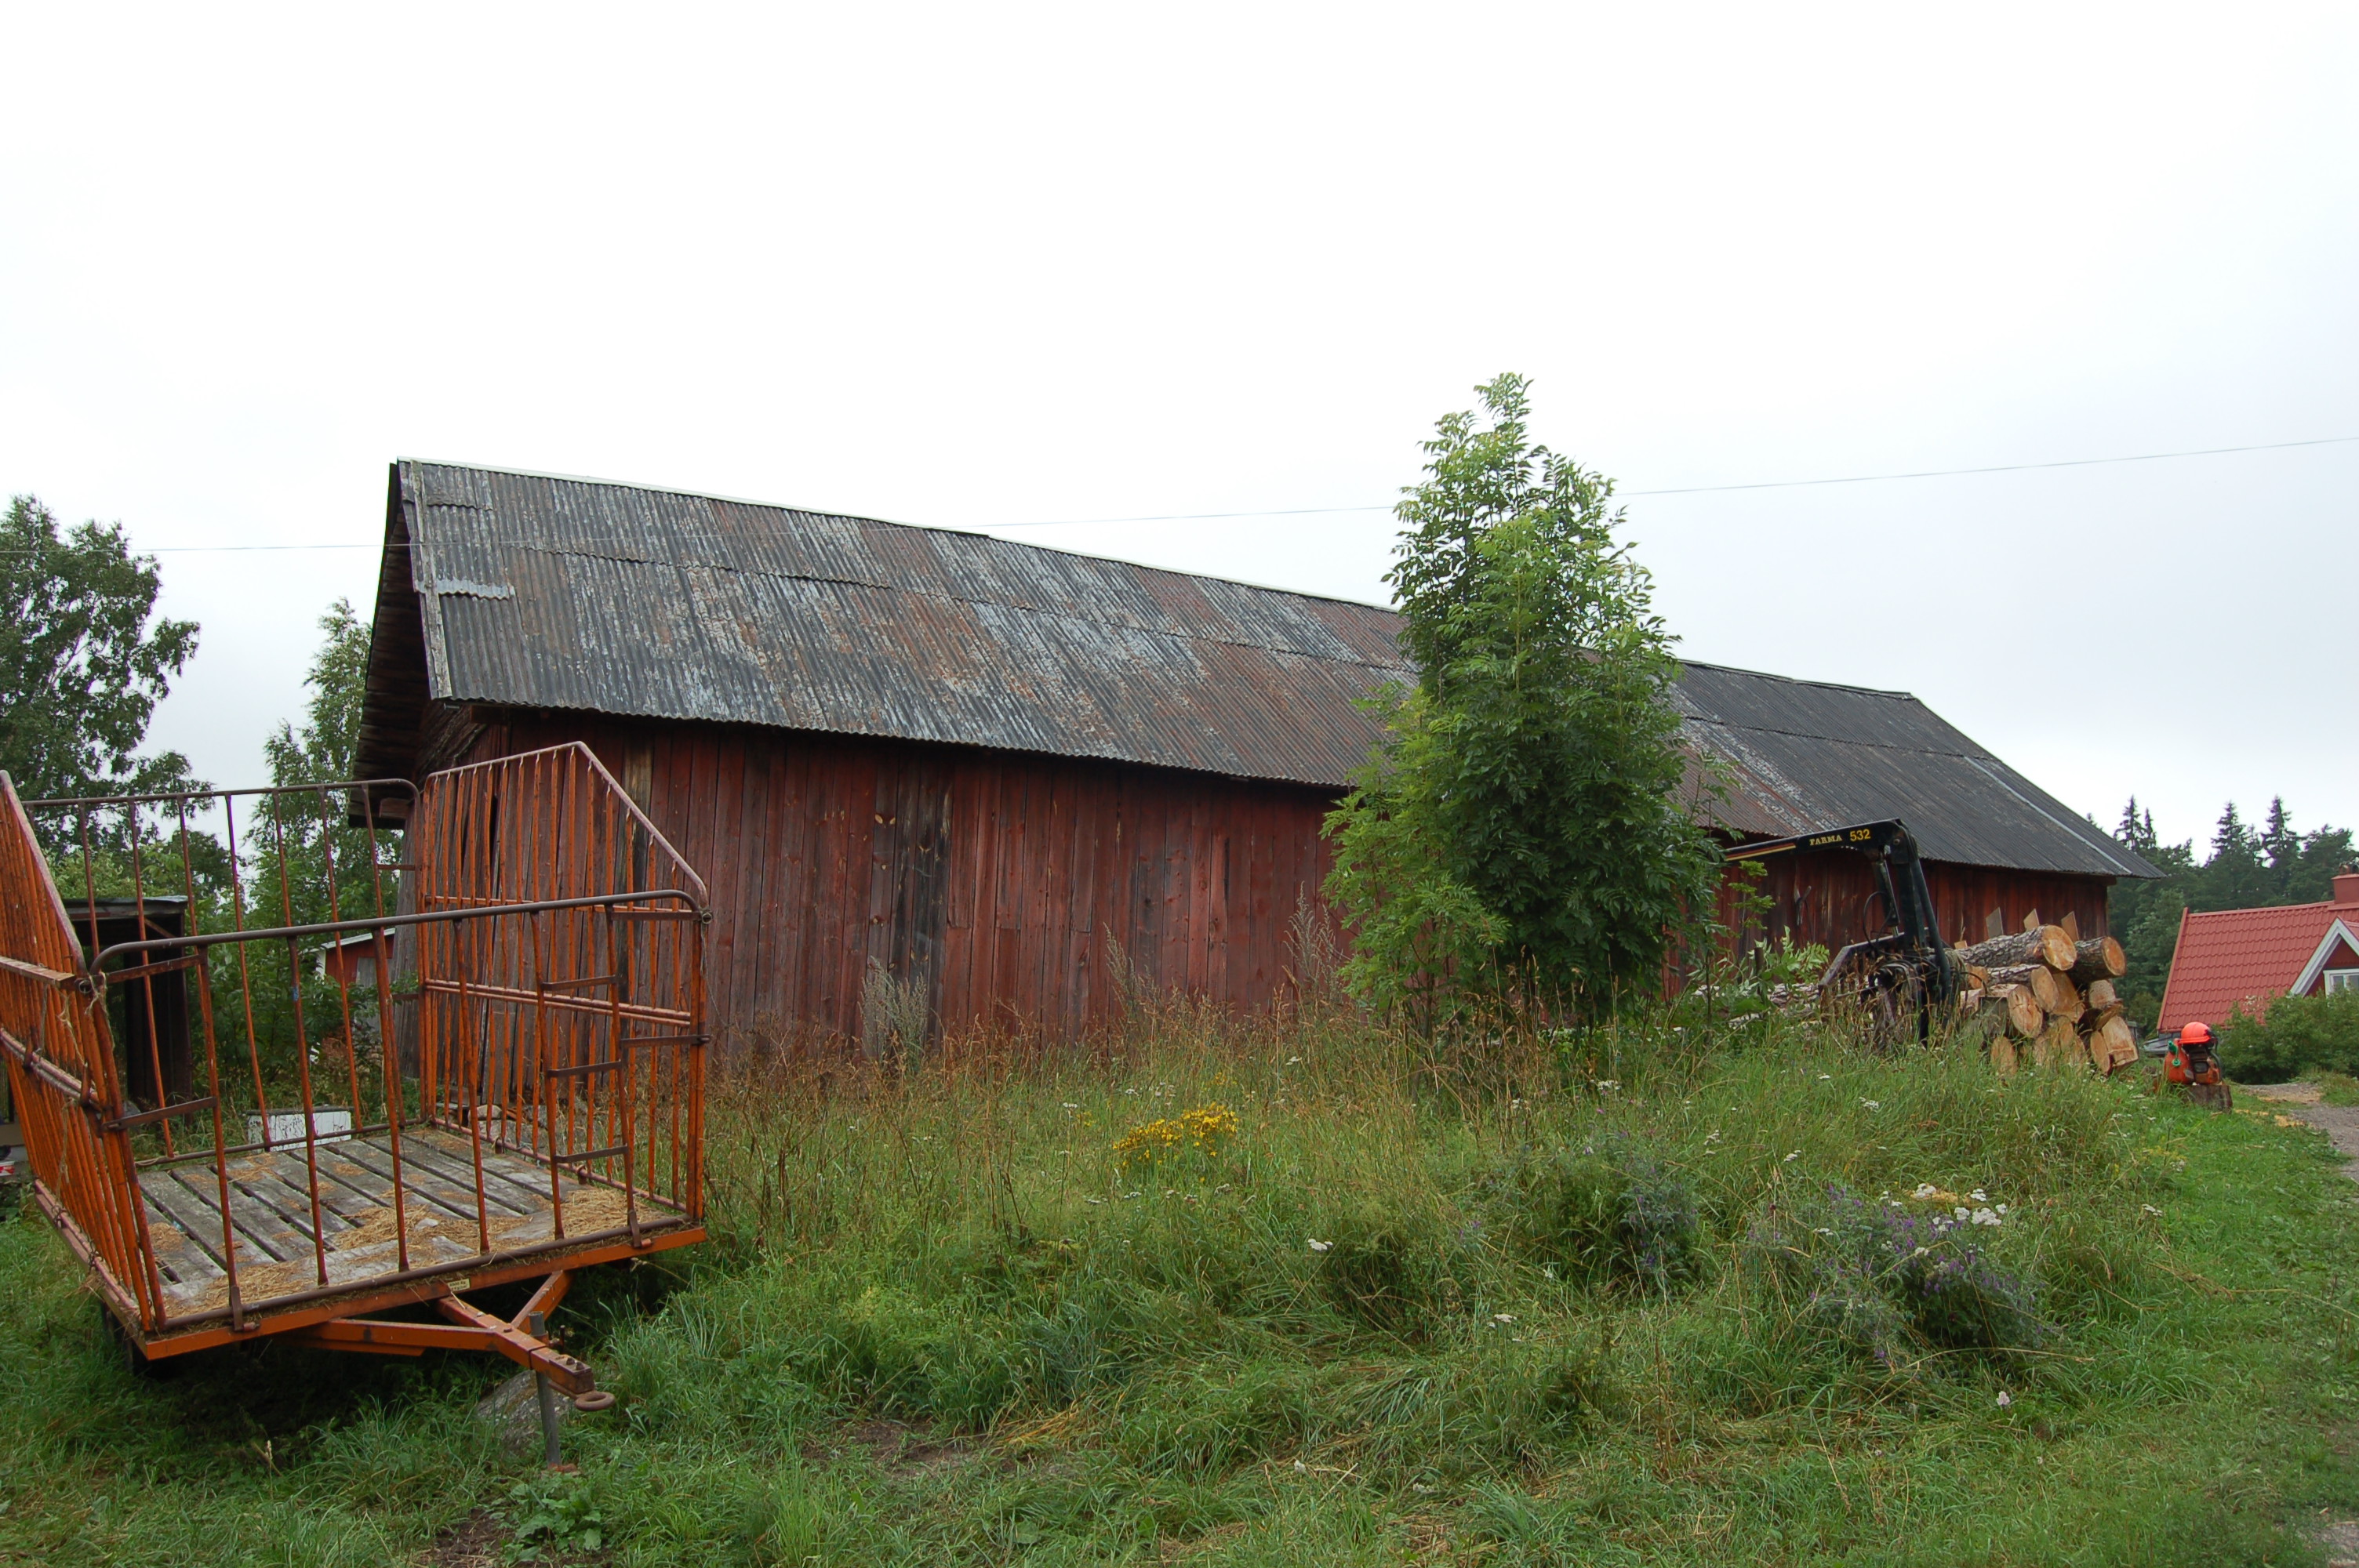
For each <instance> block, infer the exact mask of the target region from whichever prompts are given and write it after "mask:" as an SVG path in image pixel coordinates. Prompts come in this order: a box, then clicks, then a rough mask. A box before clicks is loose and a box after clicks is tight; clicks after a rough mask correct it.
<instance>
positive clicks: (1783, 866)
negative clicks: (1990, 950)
mask: <svg viewBox="0 0 2359 1568" xmlns="http://www.w3.org/2000/svg"><path fill="white" fill-rule="evenodd" d="M1759 863H1760V864H1761V865H1762V868H1763V870H1764V871H1765V872H1766V874H1765V875H1764V876H1763V877H1762V878H1761V880H1760V881H1757V882H1756V881H1752V880H1751V879H1750V878H1747V877H1740V876H1738V875H1735V874H1734V873H1732V874H1731V875H1730V876H1729V877H1728V878H1727V879H1726V881H1723V884H1722V889H1721V900H1720V919H1721V922H1722V924H1723V925H1726V926H1728V927H1729V928H1730V929H1731V931H1732V932H1733V933H1734V934H1735V935H1734V940H1735V941H1736V943H1737V944H1738V945H1739V946H1741V947H1750V946H1752V945H1753V944H1754V943H1756V942H1758V941H1760V940H1762V939H1763V938H1764V937H1768V938H1770V939H1773V940H1774V939H1777V938H1780V937H1783V938H1786V939H1788V940H1791V941H1792V942H1793V943H1795V944H1796V945H1797V946H1799V945H1801V944H1803V943H1808V942H1817V943H1820V944H1822V945H1823V946H1826V947H1827V948H1828V949H1829V950H1830V951H1832V950H1833V949H1835V948H1838V947H1841V946H1843V944H1845V943H1846V942H1857V941H1860V940H1862V939H1864V938H1865V937H1869V936H1873V935H1876V934H1877V933H1878V932H1880V931H1882V930H1883V928H1884V912H1883V907H1882V905H1881V904H1880V903H1878V902H1877V900H1876V896H1875V867H1874V866H1873V864H1872V863H1871V862H1870V861H1869V860H1868V859H1867V857H1865V856H1864V855H1856V854H1852V853H1850V852H1848V851H1845V850H1828V851H1823V852H1821V853H1819V854H1815V855H1788V856H1781V857H1779V858H1778V859H1777V860H1769V861H1766V862H1759ZM1925 882H1926V885H1927V887H1928V888H1930V890H1931V892H1932V894H1933V913H1934V915H1935V917H1936V918H1937V919H1939V920H1940V923H1941V935H1942V937H1943V938H1944V939H1945V940H1947V941H1949V942H1951V943H1956V942H1979V941H1981V940H1983V938H1984V936H1987V935H1998V934H2000V933H2003V932H2007V931H2015V930H2019V929H2021V927H2022V925H2023V922H2024V919H2025V917H2026V916H2027V915H2028V914H2031V913H2032V912H2033V911H2034V910H2037V911H2038V913H2039V917H2040V918H2041V919H2042V920H2044V921H2047V922H2049V923H2051V924H2057V923H2060V922H2062V920H2063V919H2064V917H2065V915H2066V914H2071V915H2072V916H2073V918H2074V919H2075V921H2076V922H2077V923H2078V924H2079V925H2080V928H2081V935H2083V936H2103V935H2107V929H2106V925H2105V918H2106V898H2107V887H2108V885H2109V884H2108V883H2107V882H2106V881H2105V880H2104V879H2103V878H2101V877H2078V876H2066V875H2062V874H2059V873H2053V872H2043V871H2007V870H2004V869H1994V868H1991V867H1985V866H1958V865H1951V864H1949V863H1947V862H1944V861H1938V860H1936V861H1929V862H1928V863H1927V864H1926V867H1925ZM1740 889H1741V890H1744V891H1745V892H1752V893H1755V894H1758V895H1759V896H1761V897H1763V898H1766V899H1767V908H1764V909H1758V910H1746V909H1745V908H1743V907H1742V898H1743V893H1742V892H1740Z"/></svg>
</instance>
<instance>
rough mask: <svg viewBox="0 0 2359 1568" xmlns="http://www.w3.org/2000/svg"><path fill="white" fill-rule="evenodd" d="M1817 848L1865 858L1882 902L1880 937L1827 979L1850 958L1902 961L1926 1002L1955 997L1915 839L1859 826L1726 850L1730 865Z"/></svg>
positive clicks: (1886, 828) (1852, 949)
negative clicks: (1910, 966)
mask: <svg viewBox="0 0 2359 1568" xmlns="http://www.w3.org/2000/svg"><path fill="white" fill-rule="evenodd" d="M1817 849H1849V850H1852V851H1854V852H1855V853H1857V854H1862V855H1865V856H1866V857H1867V858H1868V859H1869V860H1870V861H1872V862H1873V863H1874V864H1875V891H1876V896H1877V897H1879V898H1881V899H1882V900H1883V901H1884V915H1885V923H1886V925H1887V926H1889V927H1890V929H1889V930H1888V931H1887V932H1886V934H1885V935H1883V936H1881V937H1875V938H1872V939H1870V940H1869V941H1866V942H1856V943H1854V944H1853V945H1852V946H1849V947H1846V948H1844V949H1843V952H1842V953H1839V954H1837V955H1836V956H1835V959H1834V962H1833V963H1832V964H1831V965H1829V966H1828V969H1827V973H1828V975H1829V977H1830V978H1832V976H1833V975H1834V974H1835V973H1836V972H1837V971H1838V970H1839V969H1841V968H1843V967H1844V965H1845V963H1846V961H1847V960H1848V959H1850V958H1852V957H1854V956H1859V955H1862V954H1864V953H1868V952H1873V953H1875V954H1876V955H1878V956H1883V957H1905V958H1907V959H1908V960H1909V961H1911V962H1913V963H1915V964H1917V965H1919V966H1920V967H1921V968H1922V969H1923V972H1924V978H1925V982H1926V983H1925V987H1924V993H1925V997H1926V1000H1928V1001H1929V1002H1933V1001H1947V1000H1950V999H1951V997H1953V996H1955V995H1956V994H1957V983H1958V975H1957V973H1956V970H1955V968H1954V966H1953V965H1952V963H1951V958H1950V950H1949V946H1948V945H1947V944H1946V943H1944V942H1943V941H1942V940H1941V925H1940V920H1939V919H1937V918H1936V917H1935V915H1934V914H1933V892H1932V890H1931V889H1930V887H1928V886H1927V885H1926V883H1925V862H1924V859H1923V857H1922V856H1920V855H1919V853H1918V852H1917V840H1916V838H1914V837H1913V836H1912V835H1911V834H1910V833H1909V831H1908V828H1906V827H1902V826H1901V825H1900V823H1899V822H1897V821H1890V822H1863V823H1861V824H1859V825H1858V826H1857V827H1831V828H1828V829H1826V830H1824V831H1822V832H1818V833H1802V834H1797V835H1796V836H1795V837H1793V838H1774V839H1771V840H1770V841H1768V842H1767V843H1763V844H1739V845H1737V846H1736V847H1735V848H1734V849H1730V850H1728V851H1727V856H1726V858H1727V859H1728V860H1774V859H1776V858H1777V857H1779V856H1782V855H1798V854H1807V853H1810V851H1812V850H1817Z"/></svg>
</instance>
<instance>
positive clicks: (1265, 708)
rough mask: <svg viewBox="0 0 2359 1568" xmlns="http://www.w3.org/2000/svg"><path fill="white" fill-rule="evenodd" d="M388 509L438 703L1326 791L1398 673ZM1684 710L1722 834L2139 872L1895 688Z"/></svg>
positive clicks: (967, 553)
mask: <svg viewBox="0 0 2359 1568" xmlns="http://www.w3.org/2000/svg"><path fill="white" fill-rule="evenodd" d="M391 504H392V507H393V508H394V512H395V515H393V516H390V517H389V518H388V521H387V551H386V562H387V570H388V572H390V571H392V570H393V569H395V563H397V560H398V559H399V558H400V557H399V551H400V548H401V546H402V545H403V543H404V542H405V541H406V542H407V544H408V567H409V575H410V579H411V581H410V583H409V584H407V585H403V586H404V587H414V589H416V593H417V602H418V605H419V615H418V620H419V626H420V630H421V633H422V637H421V640H422V642H423V643H424V644H425V647H424V654H425V658H424V663H425V666H426V668H425V671H424V676H425V679H424V683H423V684H424V687H425V688H426V695H430V696H432V697H439V698H442V699H445V700H452V701H461V702H473V703H484V704H493V705H505V706H512V707H520V708H580V709H587V710H592V711H595V712H600V713H608V714H617V715H627V716H636V717H644V718H651V719H706V720H719V721H723V722H730V723H744V724H761V725H774V726H783V727H786V728H789V729H797V730H826V731H837V732H843V733H850V734H858V735H875V736H886V737H892V738H897V739H903V740H913V741H943V742H949V743H953V744H959V745H971V746H988V747H1000V748H1005V749H1007V750H1013V751H1025V752H1052V753H1056V754H1060V755H1066V756H1076V757H1099V758H1104V759H1108V760H1113V761H1121V762H1144V763H1150V764H1154V765H1157V766H1162V767H1174V768H1187V769H1192V770H1196V771H1199V772H1208V773H1228V774H1234V775H1236V776H1240V777H1246V778H1262V779H1271V780H1281V781H1290V782H1296V783H1301V784H1318V785H1324V786H1330V787H1333V786H1340V785H1342V784H1346V783H1348V782H1349V781H1350V779H1351V777H1352V775H1353V773H1354V772H1356V771H1357V770H1358V768H1359V767H1360V766H1361V765H1362V764H1363V763H1364V762H1366V760H1367V758H1368V754H1369V752H1370V750H1371V749H1372V748H1373V747H1374V745H1375V742H1376V741H1377V739H1378V729H1377V726H1376V724H1375V721H1374V719H1372V718H1371V717H1370V716H1369V715H1368V714H1367V713H1365V712H1364V711H1363V710H1362V709H1361V708H1359V707H1358V706H1357V701H1358V699H1359V698H1361V697H1364V696H1365V695H1367V693H1368V692H1369V691H1370V690H1371V689H1372V688H1374V687H1376V686H1378V685H1379V684H1382V683H1384V682H1386V681H1404V682H1405V681H1408V680H1409V679H1410V678H1411V675H1410V672H1409V670H1408V666H1407V662H1406V661H1405V660H1404V659H1403V657H1402V656H1401V654H1400V651H1399V648H1398V645H1397V638H1398V635H1399V629H1400V618H1399V617H1398V616H1397V614H1395V613H1394V612H1393V611H1388V610H1385V609H1382V608H1379V607H1377V606H1375V605H1367V604H1357V603H1353V602H1351V601H1349V600H1332V599H1320V598H1316V597H1313V596H1310V595H1305V594H1298V593H1287V592H1282V591H1280V590H1277V589H1266V588H1256V587H1254V586H1251V585H1249V584H1245V583H1237V582H1230V581H1227V580H1225V579H1219V578H1205V577H1194V576H1190V575H1189V574H1187V573H1183V572H1172V571H1162V570H1158V569H1156V568H1149V567H1141V566H1135V565H1132V564H1130V563H1128V562H1125V561H1114V560H1106V559H1103V558H1100V557H1093V556H1081V555H1074V554H1071V553H1069V552H1066V551H1062V550H1053V549H1044V548H1041V547H1039V546H1031V545H1023V544H1017V543H1015V542H1013V541H1010V540H1006V539H999V538H993V537H990V536H988V535H976V534H962V533H954V532H950V531H947V530H941V529H931V528H917V527H910V526H908V525H906V524H895V523H883V522H878V521H875V520H874V519H869V518H860V517H844V516H836V515H832V514H825V513H817V512H808V511H802V510H799V509H796V508H791V507H779V506H765V505H761V504H758V503H751V502H742V501H725V500H718V499H714V498H712V497H707V496H699V495H688V494H682V493H679V492H669V491H661V490H653V489H648V488H646V487H643V486H637V485H628V484H613V483H606V482H603V481H592V480H577V479H560V478H553V477H549V476H546V475H539V474H524V473H511V472H506V471H502V470H488V469H474V468H463V467H457V466H452V465H446V464H437V463H423V462H402V463H398V464H396V465H395V472H394V487H393V495H392V500H391ZM386 592H387V590H386V589H380V596H379V597H380V603H381V604H387V603H392V604H398V603H399V602H400V601H401V596H400V594H399V593H394V594H393V597H392V598H390V599H388V598H387V597H386ZM397 642H398V639H394V640H391V641H388V642H387V644H386V645H387V648H388V650H390V649H392V648H393V647H394V646H395V645H396V643H397ZM387 656H388V657H393V656H396V655H394V654H391V653H388V654H387ZM413 656H414V655H413ZM393 684H395V683H394V682H392V681H391V680H390V678H388V680H386V681H384V682H381V681H380V680H379V678H378V676H377V674H376V673H375V672H374V671H373V674H372V692H373V694H374V693H375V692H376V691H377V690H379V689H380V688H381V687H382V689H385V690H386V691H388V692H390V691H391V689H392V686H393ZM375 700H376V698H375V696H374V695H373V697H372V701H373V702H375ZM408 701H409V704H410V706H414V702H415V699H414V698H412V699H408ZM1680 706H1681V708H1682V709H1683V711H1684V713H1685V715H1686V733H1687V736H1688V739H1689V741H1690V744H1691V745H1693V746H1695V747H1697V748H1699V749H1700V750H1701V751H1703V752H1709V753H1710V754H1711V755H1712V756H1713V757H1714V758H1716V759H1717V760H1718V761H1719V762H1721V763H1722V765H1723V772H1724V774H1725V776H1726V778H1727V779H1728V780H1729V790H1728V794H1727V795H1726V797H1725V798H1724V799H1723V801H1721V802H1720V803H1719V805H1718V806H1716V807H1715V808H1714V815H1715V816H1717V817H1718V819H1719V820H1720V821H1721V822H1722V823H1723V826H1725V827H1730V828H1732V829H1734V830H1735V831H1737V832H1739V833H1745V834H1754V835H1762V836H1768V837H1781V836H1783V835H1786V834H1788V833H1795V832H1802V831H1808V830H1811V829H1815V828H1821V827H1835V826H1840V825H1842V824H1844V823H1849V822H1864V821H1871V820H1875V819H1878V818H1882V817H1888V816H1897V817H1899V818H1901V819H1902V820H1903V821H1905V822H1907V823H1908V825H1909V826H1910V827H1911V828H1912V829H1914V830H1915V831H1916V832H1917V834H1918V836H1919V839H1920V840H1921V841H1922V843H1923V845H1924V848H1925V852H1926V853H1927V854H1928V855H1929V856H1930V857H1931V858H1933V859H1935V860H1950V861H1956V862H1962V863H1966V864H1974V865H1989V866H2004V867H2014V868H2018V869H2023V870H2038V871H2062V872H2071V873H2080V874H2089V875H2104V876H2151V875H2154V874H2155V872H2154V871H2153V869H2152V868H2151V867H2149V866H2147V865H2146V864H2145V862H2143V861H2141V860H2138V859H2137V857H2136V856H2135V855H2133V854H2131V853H2130V852H2129V851H2127V850H2126V849H2122V848H2121V847H2120V846H2119V845H2118V844H2116V843H2114V840H2113V839H2112V838H2110V837H2108V836H2107V835H2105V834H2104V833H2103V832H2101V831H2100V830H2098V829H2097V828H2096V827H2094V826H2093V825H2092V824H2090V823H2089V822H2087V821H2086V820H2085V819H2083V818H2082V817H2079V816H2075V815H2074V814H2073V813H2072V812H2071V810H2070V809H2069V808H2067V807H2065V806H2062V805H2061V804H2060V803H2059V802H2057V801H2056V800H2054V799H2053V798H2051V797H2050V796H2049V795H2046V794H2045V793H2044V792H2042V791H2041V790H2039V789H2038V787H2037V786H2036V785H2034V784H2031V783H2030V782H2029V781H2028V780H2027V779H2025V778H2023V777H2022V775H2020V774H2019V773H2016V772H2015V771H2014V770H2013V769H2011V768H2008V767H2007V766H2006V764H2005V763H2004V762H2000V761H1999V760H1998V759H1997V758H1995V757H1994V756H1992V755H1991V754H1990V753H1989V752H1987V751H1985V750H1984V749H1983V748H1982V747H1980V746H1977V745H1976V744H1974V742H1973V741H1971V740H1969V739H1967V737H1965V736H1964V735H1962V734H1961V733H1960V732H1959V731H1958V730H1955V729H1954V728H1952V727H1951V726H1950V725H1949V724H1947V723H1945V722H1943V721H1942V720H1941V719H1940V718H1939V717H1938V716H1937V715H1935V714H1934V713H1933V712H1932V711H1931V710H1930V709H1929V708H1926V707H1925V705H1924V704H1922V703H1920V702H1919V701H1918V700H1917V699H1916V698H1915V697H1909V696H1907V695H1906V694H1903V693H1897V692H1881V691H1871V690H1866V689H1864V688H1861V687H1838V686H1826V685H1821V684H1817V683H1813V682H1808V681H1792V680H1785V679H1782V678H1780V677H1778V676H1765V675H1756V674H1753V673H1751V672H1748V671H1744V670H1732V669H1726V668H1723V667H1721V666H1717V665H1690V666H1689V670H1688V675H1687V677H1686V679H1685V681H1684V682H1683V684H1682V686H1681V687H1680ZM396 708H399V710H400V711H401V712H404V713H407V712H408V711H409V707H404V706H401V705H399V704H396V703H394V702H392V701H391V700H390V699H389V698H388V700H387V701H386V717H384V718H383V719H382V720H381V721H379V722H378V723H377V725H376V728H375V730H371V731H370V733H372V734H375V733H378V732H379V731H381V730H382V731H385V732H386V733H387V734H389V733H390V730H388V729H387V726H389V725H391V724H394V723H396V722H397V719H394V718H393V717H392V715H393V713H394V712H395V710H396ZM386 764H387V766H388V767H389V768H391V769H392V770H393V771H398V767H399V766H402V765H406V763H403V762H399V761H398V760H397V759H394V758H393V757H391V756H390V755H388V757H387V759H386ZM380 771H385V770H384V769H381V770H380Z"/></svg>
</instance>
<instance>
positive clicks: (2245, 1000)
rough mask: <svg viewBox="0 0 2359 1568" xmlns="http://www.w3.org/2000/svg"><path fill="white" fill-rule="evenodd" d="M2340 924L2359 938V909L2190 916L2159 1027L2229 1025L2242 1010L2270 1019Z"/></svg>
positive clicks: (2311, 906) (2288, 908)
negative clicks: (2233, 1014) (2277, 1002)
mask: <svg viewBox="0 0 2359 1568" xmlns="http://www.w3.org/2000/svg"><path fill="white" fill-rule="evenodd" d="M2337 921H2341V922H2342V923H2343V925H2346V926H2348V927H2349V928H2350V929H2352V930H2354V931H2359V903H2288V904H2278V905H2277V906H2275V907H2272V908H2267V909H2216V910H2205V911H2201V912H2192V911H2190V913H2189V914H2188V915H2187V916H2186V918H2185V919H2184V920H2183V921H2181V922H2180V927H2179V946H2177V947H2176V948H2174V949H2172V952H2171V958H2170V979H2169V983H2167V984H2166V985H2165V986H2164V987H2163V992H2162V1016H2161V1018H2160V1019H2159V1020H2158V1027H2160V1028H2161V1029H2163V1030H2165V1031H2166V1032H2170V1031H2176V1030H2177V1029H2178V1028H2179V1026H2180V1024H2183V1023H2188V1022H2202V1023H2213V1024H2217V1023H2223V1022H2227V1018H2228V1015H2229V1014H2230V1013H2231V1012H2233V1011H2235V1009H2236V1008H2237V1007H2238V1006H2240V1005H2241V1006H2242V1007H2243V1008H2244V1009H2245V1011H2246V1012H2248V1013H2250V1014H2251V1015H2253V1016H2254V1017H2255V1018H2260V1017H2264V1016H2266V1015H2267V1011H2268V1004H2269V1002H2270V1001H2271V1000H2274V999H2276V998H2277V997H2280V996H2283V995H2284V994H2285V993H2286V991H2287V989H2288V988H2289V987H2291V986H2292V984H2293V983H2294V981H2296V980H2298V979H2300V978H2301V972H2302V967H2303V966H2304V965H2306V964H2308V963H2309V962H2310V959H2311V958H2312V957H2315V956H2316V954H2317V952H2318V948H2319V944H2320V943H2321V942H2322V941H2324V940H2325V938H2326V935H2327V933H2329V932H2330V931H2332V930H2333V929H2334V925H2335V922H2337Z"/></svg>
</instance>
